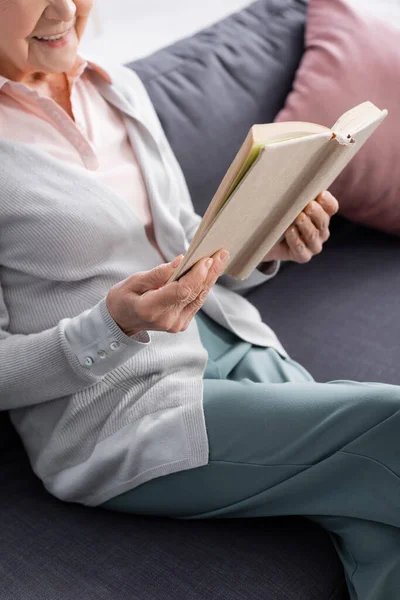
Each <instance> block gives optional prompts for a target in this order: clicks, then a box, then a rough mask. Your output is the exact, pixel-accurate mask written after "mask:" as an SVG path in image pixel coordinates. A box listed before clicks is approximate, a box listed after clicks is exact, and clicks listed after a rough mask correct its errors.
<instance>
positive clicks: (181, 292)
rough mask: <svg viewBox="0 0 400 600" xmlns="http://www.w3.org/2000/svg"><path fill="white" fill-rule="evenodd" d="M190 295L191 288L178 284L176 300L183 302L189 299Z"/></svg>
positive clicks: (191, 292)
mask: <svg viewBox="0 0 400 600" xmlns="http://www.w3.org/2000/svg"><path fill="white" fill-rule="evenodd" d="M192 295H193V291H192V289H191V288H189V287H187V286H185V285H183V284H181V285H179V287H178V288H177V292H176V296H177V300H178V302H185V301H186V300H190V298H191V296H192Z"/></svg>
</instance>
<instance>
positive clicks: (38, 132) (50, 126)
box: [0, 58, 166, 262]
mask: <svg viewBox="0 0 400 600" xmlns="http://www.w3.org/2000/svg"><path fill="white" fill-rule="evenodd" d="M90 68H91V69H94V70H96V72H97V73H99V74H100V75H101V76H102V77H103V78H104V79H105V80H106V81H107V82H108V83H111V79H110V77H109V75H108V74H107V73H106V72H105V71H103V69H101V68H100V67H98V66H97V65H95V64H93V63H89V62H86V61H84V60H83V59H81V58H77V62H76V64H75V66H74V68H73V69H72V70H71V71H70V72H69V73H67V76H68V80H69V83H70V89H71V106H72V112H73V115H74V119H75V121H74V120H73V119H71V117H70V116H69V115H68V114H67V113H66V112H65V111H64V110H63V109H62V108H61V107H60V106H59V105H58V104H57V103H56V102H55V101H54V100H52V99H51V98H49V97H47V96H43V95H40V93H39V92H38V91H36V90H35V89H32V88H30V87H29V86H27V85H25V84H23V83H18V82H15V81H10V80H9V79H6V78H5V77H2V76H1V75H0V138H3V139H9V140H13V141H18V142H23V143H25V144H33V145H34V146H35V148H39V149H41V150H43V151H45V152H48V153H49V154H51V155H53V156H55V157H57V158H59V159H60V160H62V161H66V162H68V163H70V164H73V165H75V166H76V167H78V168H80V169H86V170H87V171H90V172H91V173H92V174H93V176H94V177H96V179H97V180H98V181H99V182H100V183H102V184H103V185H105V186H108V187H109V188H111V189H112V190H113V191H114V192H116V193H117V194H118V195H119V196H120V197H121V202H123V201H126V202H129V203H130V204H131V205H132V206H133V208H134V210H135V211H136V214H137V216H138V217H139V218H140V219H141V220H142V222H143V225H144V227H145V231H146V235H147V237H148V239H149V241H150V243H151V244H152V245H153V247H154V248H155V249H156V250H157V251H158V252H159V254H160V255H161V258H162V260H163V261H165V262H166V259H165V257H164V256H163V254H162V252H161V250H160V248H159V246H158V244H157V242H156V239H155V235H154V228H153V220H152V214H151V209H150V203H149V199H148V194H147V190H146V187H145V184H144V180H143V177H142V173H141V169H140V166H139V163H138V160H137V157H136V154H135V150H134V148H133V147H132V144H131V142H130V140H129V138H128V133H127V129H126V126H125V123H124V120H123V118H122V116H121V114H120V113H119V111H118V109H116V108H115V107H113V106H111V105H110V104H109V103H108V102H107V101H106V100H105V99H104V98H103V97H102V95H101V94H100V93H99V92H98V91H97V89H96V87H95V86H94V85H93V83H92V82H91V81H90V78H89V77H88V75H87V73H86V69H90Z"/></svg>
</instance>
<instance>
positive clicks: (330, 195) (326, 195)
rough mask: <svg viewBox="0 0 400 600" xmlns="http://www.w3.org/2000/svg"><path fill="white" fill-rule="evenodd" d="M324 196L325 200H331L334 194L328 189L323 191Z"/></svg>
mask: <svg viewBox="0 0 400 600" xmlns="http://www.w3.org/2000/svg"><path fill="white" fill-rule="evenodd" d="M322 197H323V199H324V200H329V199H330V198H332V194H331V193H330V192H328V191H325V192H323V194H322Z"/></svg>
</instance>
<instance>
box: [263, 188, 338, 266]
mask: <svg viewBox="0 0 400 600" xmlns="http://www.w3.org/2000/svg"><path fill="white" fill-rule="evenodd" d="M338 208H339V203H338V201H337V200H336V198H335V197H334V196H332V194H331V193H330V192H322V194H320V195H319V196H318V197H317V198H316V199H315V200H313V201H312V202H310V203H309V204H307V206H306V207H305V209H304V210H303V211H302V212H301V213H300V214H299V216H298V217H297V218H296V219H295V221H294V222H293V223H292V225H291V226H290V227H289V229H287V230H286V232H285V237H284V239H283V240H282V241H281V242H278V243H277V244H276V245H275V246H274V247H273V248H272V249H271V250H270V251H269V252H268V254H266V255H265V256H264V258H263V260H262V262H270V261H272V260H293V261H295V262H298V263H306V262H308V261H309V260H311V258H312V257H313V256H314V255H315V254H319V253H320V252H321V251H322V246H323V244H324V243H325V242H326V241H327V239H328V238H329V235H330V233H329V224H330V220H331V217H332V216H333V215H334V214H335V213H337V211H338Z"/></svg>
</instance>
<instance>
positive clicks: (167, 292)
mask: <svg viewBox="0 0 400 600" xmlns="http://www.w3.org/2000/svg"><path fill="white" fill-rule="evenodd" d="M222 252H223V250H219V251H218V252H216V253H215V254H214V255H213V257H212V259H213V261H212V265H211V266H210V267H207V266H206V264H205V263H206V262H207V258H202V259H201V260H199V261H198V262H197V263H196V264H195V265H193V267H192V268H191V269H190V270H189V271H188V272H187V273H185V275H183V276H182V277H181V278H180V279H179V280H178V281H173V282H171V283H168V284H167V281H168V280H169V278H170V277H171V275H172V274H173V272H174V271H175V269H176V267H177V266H178V265H179V263H180V261H181V260H182V258H183V256H182V255H181V256H180V257H177V258H176V259H175V260H174V261H172V262H171V263H165V264H162V265H159V266H158V267H156V268H155V269H152V270H151V271H141V272H139V273H135V274H134V275H131V276H130V277H128V278H127V279H124V280H123V281H121V282H119V283H117V284H116V285H114V286H113V287H112V288H111V289H110V291H109V293H108V295H107V298H106V305H107V308H108V311H109V313H110V315H111V316H112V318H113V319H114V321H115V322H116V323H117V325H118V326H119V327H120V329H122V331H123V332H124V333H126V335H129V336H132V335H135V334H136V333H139V332H140V331H144V330H153V331H167V332H168V333H179V332H180V331H185V330H186V329H187V328H188V326H189V323H190V321H191V320H192V319H193V317H194V315H195V314H196V313H197V311H198V310H199V309H200V308H201V307H202V305H203V304H204V302H205V300H206V298H207V295H208V292H209V291H210V289H211V288H212V286H213V285H214V283H215V282H216V281H217V279H218V277H220V276H221V275H222V273H223V272H224V269H225V266H226V261H221V260H220V259H219V257H220V256H221V254H222ZM228 258H229V256H227V259H228Z"/></svg>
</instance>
